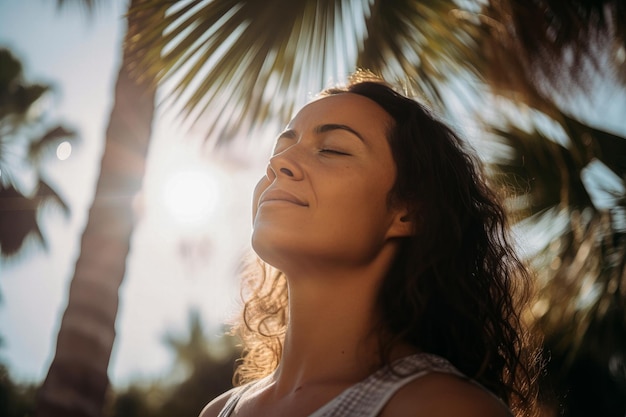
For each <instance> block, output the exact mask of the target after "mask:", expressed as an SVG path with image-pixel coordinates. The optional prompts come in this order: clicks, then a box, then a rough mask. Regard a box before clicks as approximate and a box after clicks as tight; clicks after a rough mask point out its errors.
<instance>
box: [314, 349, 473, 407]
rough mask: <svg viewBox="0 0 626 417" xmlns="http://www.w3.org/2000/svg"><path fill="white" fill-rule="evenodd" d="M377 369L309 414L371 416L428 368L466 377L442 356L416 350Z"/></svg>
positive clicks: (426, 372)
mask: <svg viewBox="0 0 626 417" xmlns="http://www.w3.org/2000/svg"><path fill="white" fill-rule="evenodd" d="M392 369H393V371H392V370H391V369H389V368H388V367H385V368H382V369H379V370H378V371H376V372H375V373H373V374H372V375H370V376H369V377H367V378H366V379H364V380H363V381H361V382H359V383H357V384H355V385H353V386H352V387H350V388H348V389H346V390H345V391H344V392H342V393H341V394H339V395H338V396H337V397H335V398H334V399H333V400H331V401H330V402H328V403H327V404H326V405H324V406H322V407H321V408H320V409H318V410H317V411H316V412H314V413H313V414H311V415H310V417H339V416H343V417H345V416H350V417H375V416H377V415H378V414H379V413H380V412H381V410H382V409H383V407H384V406H385V405H386V404H387V402H388V401H389V400H390V399H391V397H392V396H393V395H394V394H395V393H396V392H397V391H398V390H399V389H400V388H402V387H403V386H404V385H406V384H408V383H409V382H411V381H413V380H415V379H417V378H420V377H421V376H424V375H426V374H429V373H431V372H441V373H447V374H453V375H456V376H458V377H461V378H464V379H468V378H467V377H466V376H465V375H464V374H462V373H461V372H460V371H459V370H457V369H456V368H455V367H454V366H453V365H452V364H451V363H450V362H448V361H447V360H445V359H444V358H442V357H439V356H436V355H432V354H427V353H418V354H414V355H411V356H407V357H404V358H401V359H399V360H397V361H396V362H394V363H393V364H392Z"/></svg>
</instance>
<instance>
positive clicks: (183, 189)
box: [161, 169, 219, 225]
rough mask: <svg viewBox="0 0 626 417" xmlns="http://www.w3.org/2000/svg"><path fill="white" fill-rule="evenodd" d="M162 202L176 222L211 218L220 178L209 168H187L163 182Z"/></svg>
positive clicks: (200, 220) (188, 222) (194, 222)
mask: <svg viewBox="0 0 626 417" xmlns="http://www.w3.org/2000/svg"><path fill="white" fill-rule="evenodd" d="M162 190H163V192H162V196H161V197H162V202H163V205H164V206H165V208H166V209H167V213H168V214H169V215H170V216H172V217H173V219H174V220H175V221H176V222H179V223H183V224H191V225H195V224H200V223H204V222H206V221H208V219H209V217H210V216H211V214H212V212H213V211H214V210H215V206H216V204H217V200H218V197H219V196H218V186H217V180H216V179H215V177H214V176H212V175H211V174H210V173H209V172H208V171H206V170H201V169H193V170H185V171H181V172H177V173H174V174H172V176H171V177H169V178H168V179H167V180H166V181H165V183H164V184H163V189H162Z"/></svg>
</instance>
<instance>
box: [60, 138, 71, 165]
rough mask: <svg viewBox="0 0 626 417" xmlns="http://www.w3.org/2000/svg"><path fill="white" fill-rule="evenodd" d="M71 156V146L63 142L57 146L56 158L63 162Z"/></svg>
mask: <svg viewBox="0 0 626 417" xmlns="http://www.w3.org/2000/svg"><path fill="white" fill-rule="evenodd" d="M71 154H72V144H71V143H69V142H68V141H63V142H61V143H59V146H57V158H59V160H61V161H65V160H66V159H67V158H69V157H70V155H71Z"/></svg>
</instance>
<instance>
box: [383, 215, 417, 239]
mask: <svg viewBox="0 0 626 417" xmlns="http://www.w3.org/2000/svg"><path fill="white" fill-rule="evenodd" d="M414 233H415V224H414V222H413V220H412V219H411V216H410V215H409V212H408V210H399V211H398V212H397V213H396V214H395V215H394V218H393V221H392V223H391V226H390V227H389V231H388V233H387V237H388V238H398V237H408V236H413V234H414Z"/></svg>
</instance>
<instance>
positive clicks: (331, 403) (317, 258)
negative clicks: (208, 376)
mask: <svg viewBox="0 0 626 417" xmlns="http://www.w3.org/2000/svg"><path fill="white" fill-rule="evenodd" d="M253 207H254V208H253V219H254V232H253V235H252V246H253V248H254V250H255V252H256V253H257V254H258V256H259V257H260V258H261V259H262V260H263V261H264V262H265V263H266V264H268V265H271V267H267V268H266V269H265V271H264V272H265V273H264V274H263V275H262V276H261V277H252V278H251V279H250V282H249V284H250V285H249V288H250V294H249V295H248V300H247V301H246V306H245V309H244V320H243V324H242V326H241V328H240V330H241V333H242V337H243V340H244V346H245V348H246V355H245V357H244V359H243V363H242V365H241V366H240V367H239V369H238V371H237V372H238V377H239V382H241V383H245V384H244V385H242V386H241V387H237V388H235V389H233V390H231V391H229V392H227V393H225V394H223V395H222V396H220V397H218V398H216V399H215V400H213V401H212V402H211V403H209V404H208V405H207V407H205V409H204V410H203V411H202V413H201V417H212V416H220V417H226V416H237V417H245V416H315V417H321V416H331V415H332V416H357V415H358V416H382V417H385V416H413V417H416V416H430V417H436V416H467V417H470V416H481V417H486V416H493V417H499V416H509V415H512V413H511V411H510V410H513V411H514V412H515V413H516V414H518V415H525V414H530V410H531V409H532V406H533V398H534V397H533V382H534V378H533V376H534V375H535V373H534V372H535V371H534V369H535V368H534V365H533V363H532V356H531V355H530V354H529V352H530V351H529V350H528V349H527V348H526V340H525V337H524V336H523V335H524V334H525V333H524V332H522V331H521V320H520V316H519V314H518V310H517V308H518V307H519V306H518V303H517V300H518V299H519V298H520V296H523V295H524V288H525V286H526V285H527V282H526V281H528V273H527V272H526V271H525V270H524V268H523V266H522V264H521V263H520V261H519V260H518V258H517V257H516V256H515V254H514V252H513V250H512V248H511V246H510V244H509V243H508V240H507V235H506V222H505V216H504V213H503V209H502V208H501V206H500V205H499V203H498V202H497V199H496V197H495V195H494V194H493V193H492V192H491V191H490V190H489V188H488V187H487V186H486V185H485V181H484V179H483V177H482V176H481V174H480V172H479V171H478V170H477V168H476V164H475V162H474V161H473V160H472V158H471V157H470V156H469V155H468V153H467V152H466V151H465V150H464V148H463V145H462V143H461V142H460V140H459V139H458V138H457V136H456V135H455V134H454V133H453V132H452V131H451V130H450V129H448V128H447V127H446V126H445V125H443V124H442V123H440V122H439V121H437V120H436V119H435V118H433V117H432V116H431V115H430V113H429V112H428V111H427V110H426V109H425V108H424V107H423V106H421V105H420V104H418V103H417V102H415V101H413V100H410V99H408V98H406V97H403V96H402V95H400V94H397V93H396V92H394V91H393V90H392V89H391V88H390V87H388V86H387V85H385V84H384V83H382V82H380V81H379V80H373V79H371V77H370V78H369V79H368V78H367V76H366V77H363V75H357V76H355V77H354V79H353V80H352V82H351V84H350V85H349V86H348V87H347V88H345V89H331V90H327V91H325V92H323V93H322V95H321V97H320V98H318V99H316V100H314V101H313V102H311V103H309V104H308V105H306V106H305V107H304V108H303V109H302V110H301V111H300V112H299V113H298V114H297V115H296V117H295V118H294V119H293V120H292V121H291V122H290V123H289V125H288V126H287V128H286V130H285V131H284V132H282V133H281V134H280V135H279V137H278V139H277V142H276V146H275V149H274V153H273V156H272V157H271V158H270V162H269V165H268V168H267V173H266V176H265V177H263V178H262V179H261V181H260V182H259V184H258V185H257V187H256V189H255V193H254V202H253Z"/></svg>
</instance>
